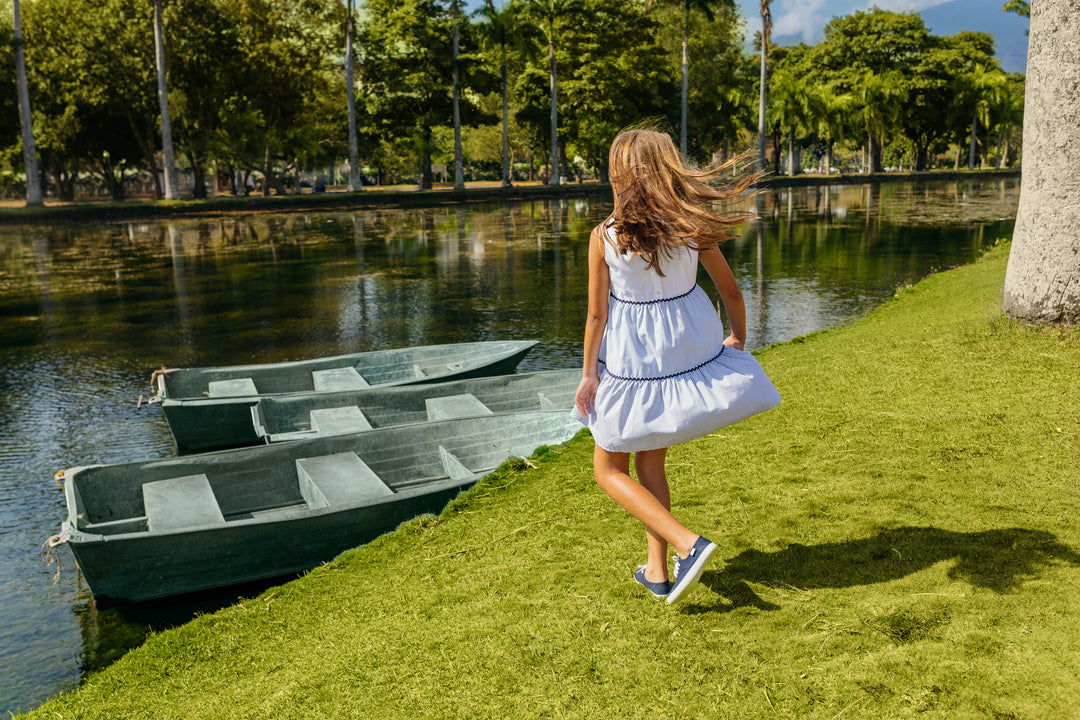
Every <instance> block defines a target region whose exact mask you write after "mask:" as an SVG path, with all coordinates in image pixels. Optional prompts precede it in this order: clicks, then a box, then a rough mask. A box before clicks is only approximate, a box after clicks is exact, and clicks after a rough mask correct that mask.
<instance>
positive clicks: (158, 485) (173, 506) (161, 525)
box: [142, 474, 225, 532]
mask: <svg viewBox="0 0 1080 720" xmlns="http://www.w3.org/2000/svg"><path fill="white" fill-rule="evenodd" d="M142 492H143V506H144V507H145V508H146V520H147V523H148V526H149V529H150V532H169V531H171V530H187V529H188V528H193V527H203V526H206V525H222V524H224V523H225V518H224V516H222V514H221V507H219V506H218V502H217V498H216V497H214V490H213V488H211V487H210V481H209V480H208V479H207V477H206V475H201V474H200V475H185V476H184V477H177V478H169V479H167V480H155V481H154V482H148V483H145V484H144V485H143V486H142Z"/></svg>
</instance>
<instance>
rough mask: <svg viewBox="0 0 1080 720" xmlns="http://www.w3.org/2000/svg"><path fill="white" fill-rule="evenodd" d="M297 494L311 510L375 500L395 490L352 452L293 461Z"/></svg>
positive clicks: (391, 493)
mask: <svg viewBox="0 0 1080 720" xmlns="http://www.w3.org/2000/svg"><path fill="white" fill-rule="evenodd" d="M296 476H297V482H298V483H299V485H300V494H301V495H302V496H303V497H304V500H306V501H307V503H308V505H309V506H310V507H311V508H312V509H318V508H324V507H331V506H334V505H348V504H351V503H357V502H363V501H364V500H375V499H377V498H380V497H386V496H387V495H393V494H394V491H393V490H391V489H390V488H389V487H387V485H386V483H384V482H383V481H382V480H380V479H379V476H378V475H376V474H375V473H374V472H373V471H372V469H371V468H369V467H368V466H367V463H365V462H364V461H363V460H361V459H360V456H359V455H357V454H356V453H354V452H351V451H350V452H343V453H336V454H334V455H321V456H319V457H311V458H300V459H298V460H297V461H296Z"/></svg>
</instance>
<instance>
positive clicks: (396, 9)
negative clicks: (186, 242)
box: [0, 0, 1023, 198]
mask: <svg viewBox="0 0 1080 720" xmlns="http://www.w3.org/2000/svg"><path fill="white" fill-rule="evenodd" d="M496 2H497V3H499V4H498V6H496ZM8 4H10V3H8ZM460 9H461V4H460V3H459V2H454V0H402V1H394V2H391V1H390V0H363V2H360V3H359V9H358V17H357V35H356V59H355V65H354V82H355V91H356V97H357V113H356V114H357V124H358V128H357V129H358V137H359V140H360V143H359V144H360V147H359V153H360V162H361V165H362V166H363V168H362V170H363V175H364V181H365V182H368V183H373V182H378V183H384V182H410V183H413V182H417V181H423V182H424V184H425V185H427V184H429V183H430V182H431V180H432V179H433V171H434V176H435V177H434V179H436V180H446V179H448V178H447V174H446V167H448V166H449V167H451V168H452V166H453V160H454V142H453V135H454V133H453V127H454V126H453V122H454V121H453V118H454V116H455V113H454V110H453V107H454V106H453V102H452V83H453V79H452V73H453V67H454V65H455V64H456V65H457V67H458V73H459V82H460V87H461V91H460V100H459V103H458V110H459V113H458V114H459V115H460V118H461V124H462V126H463V127H462V134H463V142H462V148H463V150H462V152H463V155H464V163H465V175H466V178H467V179H481V178H483V179H491V180H495V179H498V178H500V177H501V176H502V174H503V173H504V172H505V173H506V174H507V175H509V176H510V179H511V180H513V179H517V180H523V179H535V178H537V177H540V178H542V179H544V178H547V177H549V176H550V175H551V164H552V159H553V158H554V159H555V162H556V163H557V164H558V166H559V167H558V172H557V173H556V179H558V178H559V177H560V176H561V177H563V178H569V179H570V180H571V181H573V180H575V179H581V178H584V177H596V178H600V179H604V178H605V177H606V168H605V160H606V148H607V146H608V144H609V143H610V141H611V139H612V137H613V136H614V135H615V133H617V132H618V131H619V130H620V129H621V128H623V127H626V126H627V125H631V124H636V123H641V122H643V121H647V122H650V123H653V124H657V125H660V126H661V127H664V128H666V129H668V130H670V131H671V132H672V133H673V134H675V135H676V136H679V135H681V134H682V130H683V128H681V127H680V125H681V118H682V112H681V103H682V102H683V99H682V92H681V84H682V81H683V78H682V73H683V69H682V57H683V43H684V38H685V43H686V48H687V56H688V65H687V78H686V79H687V92H686V100H685V102H686V103H687V105H688V111H687V113H686V117H687V121H686V126H687V127H686V128H685V131H686V136H687V153H688V155H689V156H690V157H691V159H693V160H695V161H699V162H707V161H709V160H713V159H718V158H720V157H722V156H727V155H728V154H729V152H734V151H737V150H741V149H744V148H746V147H747V146H749V145H750V144H751V143H752V141H753V136H755V135H756V134H757V132H758V127H757V125H758V122H757V117H758V93H759V88H758V85H759V80H758V71H757V67H758V63H759V58H758V56H757V55H753V56H751V55H749V54H748V51H747V48H746V46H745V44H744V42H745V37H746V33H747V28H746V27H744V21H743V20H742V19H741V18H740V17H739V16H738V13H737V11H736V9H735V6H734V5H733V4H732V3H731V2H730V1H729V0H715V1H714V2H701V1H698V0H695V1H694V2H689V1H688V0H687V1H685V2H684V1H679V2H658V1H656V0H604V1H603V2H601V0H494V1H493V0H487V2H486V4H485V5H484V6H483V7H482V8H481V9H480V10H479V11H478V12H475V13H473V15H472V16H463V15H462V14H461V13H460ZM4 17H5V18H6V22H7V24H6V25H2V24H0V35H3V37H5V38H8V41H6V42H0V47H3V48H4V49H3V50H0V149H2V163H3V168H4V172H3V184H4V188H3V190H4V191H6V192H8V193H11V192H16V191H17V190H18V187H19V185H20V183H19V180H18V178H19V176H20V173H21V170H22V160H21V139H20V134H19V124H18V119H17V113H16V111H15V98H14V95H15V92H14V86H15V77H14V74H15V70H14V64H13V61H12V59H11V58H12V54H11V49H10V48H11V43H10V38H11V25H10V18H11V13H10V12H7V13H6V14H5V15H4ZM345 20H346V9H345V4H344V3H343V2H341V1H340V0H166V2H165V43H166V48H167V83H168V92H169V103H170V114H171V118H172V125H173V128H174V132H173V135H174V142H175V145H176V156H177V158H178V162H179V163H180V164H181V170H182V172H183V173H184V177H185V178H186V182H185V190H186V192H188V193H189V194H192V195H194V196H196V197H201V196H204V195H205V194H206V193H207V188H208V186H210V185H212V186H213V187H216V188H217V189H218V190H219V191H225V192H240V193H243V192H245V191H246V190H247V189H248V188H250V187H255V186H256V185H261V186H262V187H263V188H264V191H266V192H270V191H273V192H277V193H285V192H290V191H292V192H296V191H298V190H299V189H300V186H301V181H302V180H303V179H308V180H313V181H314V180H315V178H316V176H320V177H319V180H324V178H323V177H321V176H323V175H325V174H327V172H328V171H329V174H330V177H328V178H325V181H328V182H335V181H337V180H338V179H339V178H340V176H342V175H343V173H345V172H346V171H345V169H344V167H343V158H346V157H347V155H348V152H347V137H348V128H347V113H346V102H345V94H346V93H345V80H344V78H345V69H344V61H345V32H346V30H345ZM455 23H457V31H458V39H459V43H460V52H459V55H458V57H457V58H456V59H455V58H453V57H452V54H451V44H452V37H453V35H454V29H455ZM23 33H24V38H25V49H26V58H27V74H28V81H29V87H30V97H31V106H32V110H33V117H34V133H35V139H36V144H37V148H38V153H39V156H40V163H41V170H42V173H43V175H45V176H46V181H47V183H48V187H49V190H50V192H51V193H52V194H53V195H54V196H56V197H60V198H73V197H74V196H75V194H76V192H77V191H79V192H83V193H85V192H99V193H111V195H112V196H113V197H114V198H121V197H123V196H124V195H125V194H130V193H132V192H153V193H155V194H157V195H158V196H160V195H161V181H160V173H161V170H162V166H161V163H162V159H161V157H162V155H161V137H160V127H161V118H160V114H159V113H160V111H159V105H158V102H157V95H156V85H155V82H156V74H155V63H154V40H153V38H154V35H153V3H151V2H148V1H147V0H34V2H30V3H24V10H23ZM768 66H769V67H768V71H769V77H768V90H769V93H768V110H767V114H766V118H767V127H766V133H767V135H768V136H769V137H771V138H772V143H771V144H770V153H769V156H770V161H771V162H773V163H775V165H774V168H773V169H774V170H776V171H782V170H784V169H786V170H787V171H788V172H792V173H795V172H799V171H800V170H802V169H803V168H804V167H805V168H806V169H812V168H816V169H819V170H822V171H825V172H828V171H829V170H830V168H832V167H837V168H840V169H843V170H848V171H852V170H867V171H881V170H882V169H885V168H887V167H902V168H904V169H926V168H930V167H933V166H936V165H941V164H945V163H948V164H952V165H954V166H959V165H960V164H961V162H962V161H965V160H966V163H965V164H967V165H970V166H975V165H976V164H980V165H986V164H989V165H994V166H998V165H1002V164H1011V163H1012V162H1014V161H1015V159H1016V151H1017V148H1018V145H1019V143H1018V142H1017V138H1018V136H1019V135H1018V133H1019V129H1018V128H1019V125H1020V122H1021V113H1022V98H1023V77H1022V76H1018V75H1016V76H1010V75H1007V74H1005V73H1003V72H1002V71H1001V70H1000V68H999V66H998V64H997V61H996V60H995V58H994V45H993V39H992V38H991V37H990V36H989V35H986V34H982V33H960V34H958V35H954V36H951V37H937V36H934V35H932V34H930V33H929V31H928V30H927V28H926V26H925V25H924V24H923V22H922V19H921V18H920V17H919V15H917V14H914V13H893V12H887V11H883V10H878V9H874V10H871V11H867V12H856V13H854V14H852V15H850V16H847V17H841V18H835V19H834V20H833V21H832V22H831V23H830V24H829V25H828V27H827V28H826V31H825V39H824V41H822V42H821V43H819V44H818V45H816V46H812V47H811V46H807V45H799V46H796V47H788V48H783V47H780V48H770V51H769V56H768ZM553 92H554V93H555V98H556V102H555V103H553V102H552V94H553ZM504 103H505V104H506V107H507V118H508V122H507V127H506V138H505V146H506V147H507V151H504V149H503V148H504V143H503V142H500V135H501V133H502V132H503V122H502V117H503V104H504ZM553 138H555V140H554V141H553ZM505 152H508V154H509V157H508V158H504V153H505ZM792 159H794V162H793V161H792ZM504 163H505V167H504Z"/></svg>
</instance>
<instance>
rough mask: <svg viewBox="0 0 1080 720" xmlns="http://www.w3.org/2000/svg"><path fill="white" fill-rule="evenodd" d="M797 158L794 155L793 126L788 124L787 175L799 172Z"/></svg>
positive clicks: (790, 175) (792, 175)
mask: <svg viewBox="0 0 1080 720" xmlns="http://www.w3.org/2000/svg"><path fill="white" fill-rule="evenodd" d="M797 160H798V159H797V158H796V157H795V126H794V125H789V126H788V177H794V176H795V175H798V174H799V170H798V163H797Z"/></svg>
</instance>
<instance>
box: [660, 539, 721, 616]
mask: <svg viewBox="0 0 1080 720" xmlns="http://www.w3.org/2000/svg"><path fill="white" fill-rule="evenodd" d="M715 551H716V543H712V542H711V543H709V544H708V545H706V546H705V549H704V550H702V551H701V553H700V554H699V555H698V556H697V562H695V563H694V567H693V568H691V570H690V575H689V576H687V578H686V580H685V581H683V582H681V583H679V585H678V586H676V587H673V588H671V592H669V593H668V596H667V602H668V605H670V604H671V603H673V602H675V601H676V600H678V599H679V598H680V597H682V596H683V595H685V594H686V593H687V592H688V591H689V590H690V589H691V588H693V587H694V586H695V585H697V582H698V580H699V579H701V573H703V572H704V571H705V566H706V565H707V564H708V562H709V559H710V558H712V554H713V553H714V552H715Z"/></svg>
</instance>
